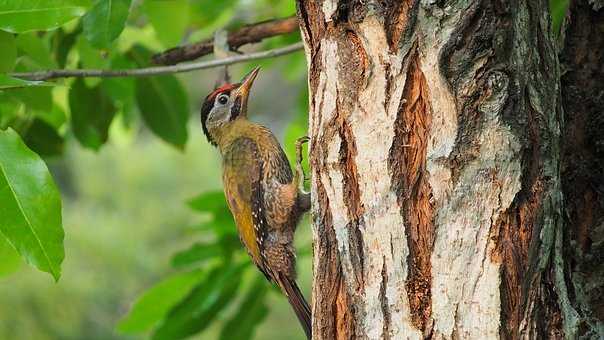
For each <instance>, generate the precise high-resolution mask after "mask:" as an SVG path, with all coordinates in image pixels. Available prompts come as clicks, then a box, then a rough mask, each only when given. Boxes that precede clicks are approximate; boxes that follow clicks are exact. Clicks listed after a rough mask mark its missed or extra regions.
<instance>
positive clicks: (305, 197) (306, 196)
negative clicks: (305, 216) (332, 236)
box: [294, 136, 310, 212]
mask: <svg viewBox="0 0 604 340" xmlns="http://www.w3.org/2000/svg"><path fill="white" fill-rule="evenodd" d="M309 140H310V138H309V137H308V136H303V137H300V138H298V139H297V140H296V177H295V179H294V181H295V183H296V186H297V187H298V208H299V209H300V210H301V211H302V212H306V211H308V210H310V192H306V191H305V190H304V181H305V180H306V179H307V178H306V175H305V174H304V168H303V167H302V160H303V157H302V145H304V143H307V142H308V141H309Z"/></svg>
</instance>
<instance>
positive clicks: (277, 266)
mask: <svg viewBox="0 0 604 340" xmlns="http://www.w3.org/2000/svg"><path fill="white" fill-rule="evenodd" d="M258 71H259V68H258V67H257V68H255V69H254V70H252V71H251V72H250V73H249V74H248V75H246V76H245V77H244V78H243V80H242V81H241V82H240V83H236V84H225V85H223V86H220V87H219V88H217V89H215V90H214V91H213V92H211V93H210V94H209V95H208V96H207V97H206V98H205V100H204V103H203V105H202V107H201V125H202V128H203V132H204V134H205V135H206V137H207V139H208V141H209V142H210V143H211V144H213V145H214V146H217V147H218V149H219V150H220V153H221V155H222V167H223V173H222V180H223V185H224V192H225V196H226V198H227V203H228V206H229V209H230V211H231V213H232V214H233V217H234V219H235V224H236V226H237V230H238V232H239V238H240V239H241V242H242V244H243V246H244V247H245V248H246V250H247V252H248V254H249V255H250V257H251V259H252V261H253V262H254V264H255V265H256V266H257V267H258V269H259V270H260V271H261V272H262V273H263V274H264V275H265V276H266V278H267V279H268V280H269V281H272V282H274V283H275V284H276V285H277V286H279V288H280V289H281V291H282V292H283V293H284V294H285V296H286V297H287V299H288V301H289V303H290V304H291V306H292V308H293V310H294V312H295V313H296V316H297V317H298V320H300V324H301V325H302V328H304V332H305V333H306V336H307V337H308V339H311V337H312V336H311V330H312V327H311V311H310V307H309V305H308V303H307V302H306V300H305V299H304V296H303V295H302V292H301V291H300V289H299V288H298V285H297V284H296V281H295V279H296V270H295V265H296V255H295V249H294V246H293V241H294V233H295V231H296V227H297V224H298V222H299V220H300V217H301V216H302V214H304V213H305V212H306V211H308V210H309V208H310V197H309V194H308V193H305V192H304V191H303V182H304V173H303V171H302V167H301V165H300V162H301V157H302V156H301V145H302V143H305V142H306V141H308V138H307V137H303V138H301V139H299V140H298V141H297V144H296V147H297V150H298V156H297V162H298V165H297V167H296V169H297V176H296V177H295V178H294V176H293V173H292V169H291V167H290V165H289V162H288V160H287V157H286V156H285V153H284V152H283V149H282V148H281V145H279V142H278V141H277V139H276V138H275V136H274V135H273V133H272V132H271V131H270V130H269V129H267V128H266V127H264V126H262V125H259V124H256V123H253V122H251V121H249V120H248V118H247V102H248V95H249V93H250V88H251V86H252V83H253V82H254V80H255V79H256V76H257V75H258Z"/></svg>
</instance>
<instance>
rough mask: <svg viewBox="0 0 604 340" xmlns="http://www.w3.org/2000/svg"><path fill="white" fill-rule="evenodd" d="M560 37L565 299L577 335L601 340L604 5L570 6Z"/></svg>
mask: <svg viewBox="0 0 604 340" xmlns="http://www.w3.org/2000/svg"><path fill="white" fill-rule="evenodd" d="M562 34H563V37H564V48H563V50H562V53H561V58H560V61H561V63H562V69H564V70H565V72H564V75H563V76H562V103H563V106H564V112H565V122H564V134H563V137H562V138H563V143H562V187H563V192H564V200H565V202H566V225H567V228H566V229H565V230H566V233H565V239H566V240H567V242H566V244H565V250H566V251H565V255H566V256H567V258H568V259H569V260H568V261H567V263H568V267H569V269H570V272H571V275H570V276H569V280H568V281H569V282H570V283H572V284H569V286H570V288H571V289H570V290H569V292H570V294H569V297H570V299H571V300H572V301H573V304H574V305H576V306H577V311H578V312H579V313H580V315H581V324H580V325H579V334H580V335H581V336H583V337H584V338H593V339H604V324H603V323H602V321H603V320H604V1H602V0H599V1H594V0H591V1H587V0H578V1H572V2H571V4H570V8H569V13H568V17H567V22H566V27H565V29H564V30H563V33H562Z"/></svg>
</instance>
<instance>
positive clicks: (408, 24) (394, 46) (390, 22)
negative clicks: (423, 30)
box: [384, 0, 419, 54]
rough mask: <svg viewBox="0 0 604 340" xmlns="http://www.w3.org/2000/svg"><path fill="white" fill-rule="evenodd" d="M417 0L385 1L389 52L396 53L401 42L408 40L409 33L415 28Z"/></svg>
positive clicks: (385, 24)
mask: <svg viewBox="0 0 604 340" xmlns="http://www.w3.org/2000/svg"><path fill="white" fill-rule="evenodd" d="M418 5H419V0H388V1H385V7H386V9H385V11H386V13H385V16H384V18H385V19H386V22H385V23H384V27H385V28H386V29H385V31H386V37H387V38H388V45H389V46H390V53H394V54H396V53H398V51H399V50H400V47H401V46H400V45H401V43H403V42H408V41H410V40H411V39H410V33H411V32H413V29H414V28H415V22H416V20H417V11H418V9H419V6H418Z"/></svg>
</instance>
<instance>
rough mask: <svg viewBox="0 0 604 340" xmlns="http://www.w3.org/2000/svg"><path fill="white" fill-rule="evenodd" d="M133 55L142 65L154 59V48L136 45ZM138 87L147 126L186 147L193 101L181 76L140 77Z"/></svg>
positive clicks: (177, 145) (136, 94)
mask: <svg viewBox="0 0 604 340" xmlns="http://www.w3.org/2000/svg"><path fill="white" fill-rule="evenodd" d="M129 55H130V56H131V57H132V58H133V59H134V61H135V62H136V63H137V64H138V65H139V66H140V67H144V66H146V65H147V64H148V62H149V60H150V59H151V52H150V51H149V50H147V49H145V48H144V47H142V46H135V47H134V48H133V49H132V51H131V52H130V54H129ZM135 87H136V88H135V97H136V103H137V105H138V108H139V110H140V112H141V115H142V117H143V120H144V121H145V123H146V124H147V126H148V127H149V128H150V129H151V131H152V132H153V133H154V134H155V135H156V136H158V137H159V138H161V139H163V140H164V141H166V142H168V143H170V144H172V145H174V146H176V147H177V148H179V149H181V150H182V149H183V148H184V145H185V143H186V142H187V121H188V119H189V104H188V103H187V94H186V92H185V90H184V89H183V87H182V85H181V84H180V82H179V81H178V79H177V78H176V77H175V76H172V75H165V76H155V77H143V78H137V79H136V82H135Z"/></svg>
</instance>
